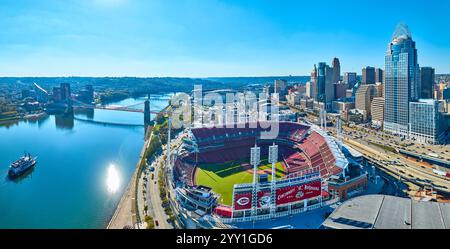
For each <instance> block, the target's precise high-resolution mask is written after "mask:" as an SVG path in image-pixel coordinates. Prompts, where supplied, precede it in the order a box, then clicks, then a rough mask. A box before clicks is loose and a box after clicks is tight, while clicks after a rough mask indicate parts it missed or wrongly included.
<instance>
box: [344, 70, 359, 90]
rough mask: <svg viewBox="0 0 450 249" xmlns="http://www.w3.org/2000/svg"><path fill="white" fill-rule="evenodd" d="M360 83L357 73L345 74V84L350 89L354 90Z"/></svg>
mask: <svg viewBox="0 0 450 249" xmlns="http://www.w3.org/2000/svg"><path fill="white" fill-rule="evenodd" d="M357 81H358V76H357V74H356V73H352V72H346V73H344V83H345V84H347V85H348V88H349V89H353V87H354V86H355V85H356V82H357Z"/></svg>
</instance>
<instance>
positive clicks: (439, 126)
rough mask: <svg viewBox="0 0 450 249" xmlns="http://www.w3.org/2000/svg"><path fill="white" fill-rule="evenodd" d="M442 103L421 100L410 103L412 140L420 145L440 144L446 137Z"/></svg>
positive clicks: (432, 100)
mask: <svg viewBox="0 0 450 249" xmlns="http://www.w3.org/2000/svg"><path fill="white" fill-rule="evenodd" d="M442 104H443V103H442V102H440V101H436V100H434V99H420V100H419V101H417V102H411V103H409V108H410V111H409V115H410V117H409V120H410V123H411V125H410V134H409V135H410V139H414V140H416V141H417V142H419V143H429V144H438V143H440V142H441V141H442V139H443V137H444V131H445V130H444V126H443V124H444V123H443V117H442V113H441V111H442V109H443V106H442Z"/></svg>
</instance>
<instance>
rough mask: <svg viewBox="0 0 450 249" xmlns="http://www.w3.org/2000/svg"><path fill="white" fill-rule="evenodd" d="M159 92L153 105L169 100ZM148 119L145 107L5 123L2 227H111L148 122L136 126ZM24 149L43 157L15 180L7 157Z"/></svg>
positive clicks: (0, 131)
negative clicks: (12, 178) (144, 110)
mask: <svg viewBox="0 0 450 249" xmlns="http://www.w3.org/2000/svg"><path fill="white" fill-rule="evenodd" d="M160 97H161V96H158V99H156V100H152V101H151V109H152V110H162V109H163V108H164V107H165V106H166V105H167V103H168V101H167V100H164V99H161V98H160ZM162 97H163V98H169V96H162ZM142 101H144V98H139V99H126V100H123V101H120V102H117V103H113V104H114V105H122V106H128V105H132V104H134V103H139V102H142ZM133 108H141V109H143V106H137V107H133ZM85 120H87V121H85ZM143 120H144V117H143V114H142V113H132V112H121V111H108V110H90V111H87V110H84V111H77V112H76V113H75V118H67V117H62V116H49V117H46V118H44V119H41V120H39V121H34V122H30V121H22V122H19V123H16V124H11V125H8V126H5V125H0V228H105V227H106V225H107V224H108V222H109V219H110V218H111V216H112V215H113V213H114V210H115V208H116V206H117V204H118V202H119V201H120V198H121V197H122V194H123V192H124V190H125V188H126V186H127V184H128V181H129V180H130V178H131V175H132V173H133V171H134V169H135V166H136V162H137V160H138V158H139V153H140V151H141V149H142V146H143V143H144V127H143V126H142V127H140V126H136V125H141V124H143V122H144V121H143ZM92 121H98V122H99V123H95V122H92ZM108 122H111V123H114V124H134V126H123V125H105V123H108ZM24 151H26V152H29V153H31V154H32V155H33V156H38V163H37V165H36V167H35V168H34V169H33V170H32V171H30V172H29V173H28V174H27V175H24V177H22V178H20V179H17V180H10V179H9V178H8V177H7V171H8V167H9V164H10V163H11V162H12V161H14V160H16V159H17V158H19V157H20V156H22V155H23V153H24Z"/></svg>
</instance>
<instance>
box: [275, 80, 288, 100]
mask: <svg viewBox="0 0 450 249" xmlns="http://www.w3.org/2000/svg"><path fill="white" fill-rule="evenodd" d="M274 92H275V94H276V95H278V98H279V100H282V101H284V100H286V95H287V93H288V92H287V82H286V81H285V80H282V79H278V80H275V81H274Z"/></svg>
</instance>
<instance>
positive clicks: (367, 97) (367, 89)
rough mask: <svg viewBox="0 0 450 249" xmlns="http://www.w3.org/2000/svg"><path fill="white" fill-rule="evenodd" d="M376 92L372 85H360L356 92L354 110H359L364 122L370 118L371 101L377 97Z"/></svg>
mask: <svg viewBox="0 0 450 249" xmlns="http://www.w3.org/2000/svg"><path fill="white" fill-rule="evenodd" d="M376 95H377V90H376V88H375V85H374V84H365V85H361V86H359V88H358V91H356V98H355V108H356V109H358V110H360V111H361V113H362V114H363V115H364V120H367V119H368V118H369V117H370V113H371V111H370V106H371V104H372V99H373V98H374V97H377V96H376Z"/></svg>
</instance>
